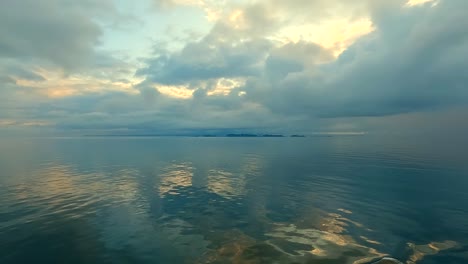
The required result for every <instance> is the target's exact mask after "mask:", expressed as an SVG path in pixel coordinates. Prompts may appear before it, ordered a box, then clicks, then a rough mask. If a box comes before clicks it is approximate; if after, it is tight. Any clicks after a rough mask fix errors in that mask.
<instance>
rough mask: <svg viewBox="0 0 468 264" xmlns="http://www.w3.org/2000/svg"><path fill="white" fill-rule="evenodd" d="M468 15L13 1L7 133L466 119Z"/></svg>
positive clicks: (6, 53)
mask: <svg viewBox="0 0 468 264" xmlns="http://www.w3.org/2000/svg"><path fill="white" fill-rule="evenodd" d="M467 8H468V1H466V0H438V1H437V0H408V1H406V0H359V1H348V0H330V1H322V0H311V1H304V0H291V1H280V0H252V1H251V0H235V1H215V0H143V1H139V2H138V3H135V2H133V1H130V0H105V1H100V2H93V1H74V4H73V5H70V4H69V2H68V1H65V0H43V1H41V4H40V5H39V4H38V3H37V1H34V0H23V1H15V0H5V1H1V2H0V34H1V35H2V38H1V39H0V108H1V109H2V111H0V120H2V121H1V122H0V126H2V127H6V126H23V127H27V124H31V126H32V125H34V126H37V125H47V124H49V126H50V127H51V128H52V129H53V128H59V129H61V131H67V130H68V129H70V130H80V129H99V130H100V131H105V130H106V129H109V130H110V131H114V130H118V131H121V130H122V131H123V130H128V131H134V130H135V131H140V130H145V131H143V132H148V133H155V134H157V133H158V131H161V129H164V131H165V133H169V132H167V131H171V129H172V130H173V131H182V130H190V131H191V130H197V131H198V130H201V131H203V129H209V128H214V127H215V128H219V129H224V130H226V131H230V130H232V131H247V132H248V131H265V132H270V131H279V132H281V131H285V130H288V131H295V132H298V133H309V134H310V133H313V131H332V132H333V131H334V132H337V133H339V132H346V131H351V130H353V131H367V130H368V129H370V127H372V126H374V128H375V125H374V124H379V128H377V129H380V127H382V126H384V125H382V124H385V123H386V122H387V121H388V122H389V123H392V122H393V123H394V121H393V120H395V116H397V117H401V118H402V119H403V116H405V117H407V116H410V115H411V114H412V113H427V114H428V113H429V111H445V110H446V109H452V108H456V109H463V107H464V106H466V105H468V91H467V89H466V85H464V84H466V83H468V77H466V76H468V73H467V72H466V69H467V68H468V65H466V61H465V60H463V58H465V57H466V54H468V50H467V47H468V38H467V35H468V34H467V32H466V28H468V18H467V16H466V14H465V12H464V10H466V9H467ZM447 113H450V115H454V114H453V112H450V111H447ZM411 116H412V115H411ZM415 116H416V115H415ZM175 117H177V118H175ZM412 117H413V116H412ZM462 117H463V114H460V115H457V120H458V118H462ZM413 118H415V119H416V118H421V117H420V116H418V117H413ZM375 120H379V122H376V121H375ZM384 120H385V121H384ZM408 123H410V122H408ZM413 123H414V124H416V123H417V122H413ZM21 124H22V125H21ZM350 128H352V129H350ZM391 129H395V128H394V126H392V127H391ZM146 130H148V131H146Z"/></svg>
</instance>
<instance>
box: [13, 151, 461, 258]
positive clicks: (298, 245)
mask: <svg viewBox="0 0 468 264" xmlns="http://www.w3.org/2000/svg"><path fill="white" fill-rule="evenodd" d="M259 167H260V165H259V164H258V163H257V161H255V160H253V161H252V160H251V161H250V162H249V163H248V164H247V165H245V166H243V167H242V173H241V175H235V173H234V172H229V171H226V170H219V169H211V170H208V174H207V176H206V177H207V185H206V189H207V191H209V192H212V193H216V194H218V195H220V196H222V197H224V198H231V197H241V196H244V195H245V193H246V185H247V175H252V174H255V172H256V171H258V170H259ZM194 169H195V168H194V167H193V166H192V165H191V164H190V163H174V164H171V165H169V166H167V167H165V168H164V169H163V173H162V174H161V175H160V183H159V184H158V186H157V188H158V190H159V195H160V196H161V197H164V196H166V195H168V194H170V195H175V196H177V195H179V194H181V192H184V190H180V189H181V188H184V187H190V186H192V178H193V172H194ZM138 173H139V172H137V171H134V170H130V169H121V170H118V171H116V172H114V173H113V176H112V177H108V176H109V175H108V174H104V173H99V172H93V173H88V174H85V173H80V174H79V175H78V173H77V172H76V171H75V170H74V169H73V168H72V167H69V166H65V165H51V166H47V167H46V168H44V169H42V170H39V171H38V172H37V175H38V177H37V179H38V180H37V182H35V184H29V185H28V186H19V187H18V188H17V190H16V196H17V198H18V200H19V201H32V200H33V201H36V202H37V203H41V204H43V206H45V207H47V208H48V211H49V213H57V212H59V213H60V214H63V215H67V216H70V217H74V214H75V213H80V214H81V213H82V212H77V211H74V209H78V208H80V207H82V206H86V205H87V204H88V202H93V201H97V200H103V199H110V200H112V201H114V202H116V204H118V203H121V202H122V201H134V200H137V193H138V188H139V186H138V184H137V182H136V181H135V179H134V176H135V175H136V174H138ZM257 202H258V201H257ZM263 203H264V201H263ZM262 205H263V204H262V203H260V204H259V206H260V207H259V210H258V211H257V212H256V217H257V218H258V220H259V221H260V222H262V223H263V224H264V225H265V226H267V227H268V228H267V230H269V231H268V232H266V234H264V235H265V237H266V239H265V240H263V241H259V240H257V239H255V238H253V237H251V236H249V235H247V234H246V233H244V232H243V231H241V230H239V229H231V230H224V231H220V230H216V232H215V233H216V234H213V233H209V232H208V231H207V232H205V231H206V230H203V231H200V230H199V229H200V226H197V223H193V222H190V223H189V222H187V221H185V220H182V219H178V218H171V219H168V220H167V221H163V222H161V224H160V225H159V226H158V227H157V228H156V227H155V226H154V225H153V224H152V223H151V222H149V220H148V219H147V216H146V215H145V212H144V211H141V214H140V213H137V212H138V210H137V208H135V207H133V206H127V207H123V206H120V207H119V208H117V209H118V210H117V209H116V210H115V212H113V211H111V212H113V213H112V214H111V216H108V218H109V219H107V220H106V221H103V222H106V225H103V226H104V228H103V229H102V230H101V236H102V239H103V241H104V242H105V244H106V246H110V247H111V248H113V247H114V246H113V244H112V243H114V242H115V241H118V242H120V241H123V242H122V244H125V243H127V242H128V241H129V238H138V241H142V240H141V237H145V234H149V233H154V234H155V236H154V238H155V239H159V238H160V237H163V238H164V240H165V241H166V240H167V243H169V244H170V245H169V244H168V247H174V248H177V250H180V251H181V252H182V253H187V254H188V252H189V251H193V252H191V253H190V254H189V255H191V256H197V254H199V253H200V252H206V253H205V254H204V255H203V256H202V257H201V258H200V259H198V260H197V262H198V263H218V262H223V263H224V262H228V263H247V264H257V263H273V262H275V263H291V262H295V263H307V262H308V261H310V260H320V261H325V262H322V263H327V262H329V263H338V262H339V263H343V264H362V263H369V262H372V261H376V260H378V259H380V258H382V257H384V256H386V254H384V253H382V252H379V251H378V250H376V249H375V248H374V247H373V246H377V245H381V242H379V241H376V240H372V239H370V238H368V237H366V236H363V235H361V236H359V238H360V240H362V241H363V242H364V243H363V244H365V245H363V244H361V243H359V242H358V241H356V239H355V238H353V237H351V236H350V235H348V234H347V231H348V229H349V226H353V227H354V228H358V229H362V230H363V231H369V229H367V228H366V227H365V226H364V225H362V224H361V223H359V222H357V221H353V220H351V219H350V218H352V214H353V212H352V211H350V210H347V209H344V208H339V209H337V211H338V212H339V213H326V212H320V211H319V210H318V209H311V211H310V212H303V215H299V216H298V217H297V219H295V221H292V222H288V223H281V222H272V221H271V220H270V219H269V218H268V217H267V216H266V215H267V210H265V208H264V207H262ZM262 208H263V209H262ZM123 209H126V210H127V211H125V210H123ZM218 209H219V208H218ZM219 213H220V214H222V212H219ZM344 215H345V216H346V217H345V216H344ZM207 217H208V216H207ZM211 218H213V217H211ZM211 221H214V222H215V221H220V219H211ZM132 222H134V223H133V224H129V223H132ZM208 222H209V221H207V222H206V223H208ZM109 223H111V224H109ZM112 223H113V224H112ZM121 226H126V227H127V228H128V229H129V230H127V231H125V230H122V229H121V228H120V227H121ZM117 227H119V228H117ZM135 230H140V231H138V232H135ZM187 230H198V231H197V232H196V233H192V234H187V233H186V231H187ZM358 233H359V232H358ZM119 234H120V236H121V237H122V238H119V237H118V235H119ZM146 236H148V235H146ZM358 240H359V239H358ZM362 241H361V242H362ZM147 243H151V241H150V240H148V241H144V243H143V245H142V248H143V247H144V245H146V244H147ZM117 246H119V245H116V246H115V247H117ZM458 246H459V245H458V244H457V243H456V242H454V241H444V242H431V243H429V244H426V245H416V244H413V243H408V247H409V249H411V250H412V254H411V255H410V256H409V258H408V260H407V261H406V264H415V263H418V262H419V261H421V260H423V259H424V258H425V257H426V256H430V255H435V254H438V253H439V252H440V251H444V250H449V249H453V248H457V247H458ZM209 248H211V249H209ZM337 261H338V262H337ZM190 263H192V261H190Z"/></svg>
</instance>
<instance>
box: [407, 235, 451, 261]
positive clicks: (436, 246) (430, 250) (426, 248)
mask: <svg viewBox="0 0 468 264" xmlns="http://www.w3.org/2000/svg"><path fill="white" fill-rule="evenodd" d="M408 247H409V248H410V249H412V250H413V254H412V255H411V256H410V257H409V259H408V261H407V262H406V263H407V264H414V263H417V262H419V261H421V260H422V259H423V258H424V257H426V256H431V255H436V254H438V253H439V252H440V251H444V250H448V249H453V248H457V247H459V245H458V243H457V242H455V241H450V240H447V241H443V242H431V243H429V244H426V245H416V244H413V243H408Z"/></svg>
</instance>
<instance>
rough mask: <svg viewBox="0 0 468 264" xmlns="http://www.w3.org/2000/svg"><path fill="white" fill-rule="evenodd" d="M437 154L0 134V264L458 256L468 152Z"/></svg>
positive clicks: (397, 147) (418, 148) (466, 240)
mask: <svg viewBox="0 0 468 264" xmlns="http://www.w3.org/2000/svg"><path fill="white" fill-rule="evenodd" d="M460 149H461V148H460ZM447 153H449V151H448V150H447V149H444V148H436V147H434V146H431V145H429V146H428V145H427V144H417V143H415V142H412V141H408V142H399V143H395V142H389V141H385V140H377V139H373V138H370V137H366V136H364V137H330V138H328V137H324V138H319V137H316V138H55V139H50V138H49V139H39V138H36V139H2V140H0V263H2V264H6V263H8V264H9V263H320V264H331V263H336V264H338V263H371V262H373V261H375V260H377V259H379V258H381V257H383V256H387V255H391V256H393V257H396V258H399V259H400V260H401V261H403V262H404V263H408V264H412V263H418V264H431V263H448V264H450V263H457V264H458V263H468V191H467V190H468V173H467V172H468V169H467V165H466V163H467V162H465V161H468V155H464V154H468V150H467V151H466V152H465V153H463V151H462V152H460V153H449V154H447Z"/></svg>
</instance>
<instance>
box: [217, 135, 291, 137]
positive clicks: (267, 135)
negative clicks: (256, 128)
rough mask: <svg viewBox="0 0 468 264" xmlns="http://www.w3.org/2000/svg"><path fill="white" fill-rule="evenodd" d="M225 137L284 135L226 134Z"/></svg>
mask: <svg viewBox="0 0 468 264" xmlns="http://www.w3.org/2000/svg"><path fill="white" fill-rule="evenodd" d="M226 137H284V135H275V134H263V135H257V134H227V135H226Z"/></svg>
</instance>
